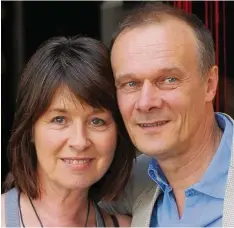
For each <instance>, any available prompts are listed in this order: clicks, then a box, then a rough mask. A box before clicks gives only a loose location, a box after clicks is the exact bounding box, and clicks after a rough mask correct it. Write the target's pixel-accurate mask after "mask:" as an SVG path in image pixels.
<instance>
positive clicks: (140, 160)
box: [133, 154, 152, 176]
mask: <svg viewBox="0 0 234 228" xmlns="http://www.w3.org/2000/svg"><path fill="white" fill-rule="evenodd" d="M151 160H152V157H150V156H148V155H145V154H141V155H139V156H138V157H136V160H135V162H134V165H133V175H144V176H148V167H149V164H150V161H151Z"/></svg>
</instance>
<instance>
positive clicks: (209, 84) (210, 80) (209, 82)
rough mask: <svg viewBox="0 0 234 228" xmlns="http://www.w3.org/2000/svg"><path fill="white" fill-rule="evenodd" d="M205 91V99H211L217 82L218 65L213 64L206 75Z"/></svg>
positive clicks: (214, 93)
mask: <svg viewBox="0 0 234 228" xmlns="http://www.w3.org/2000/svg"><path fill="white" fill-rule="evenodd" d="M205 81H206V93H205V100H206V101H213V99H214V97H215V95H216V91H217V88H218V82H219V69H218V66H213V67H212V68H211V69H210V70H209V72H208V73H207V75H206V79H205Z"/></svg>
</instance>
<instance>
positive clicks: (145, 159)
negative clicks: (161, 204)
mask: <svg viewBox="0 0 234 228" xmlns="http://www.w3.org/2000/svg"><path fill="white" fill-rule="evenodd" d="M151 159H152V157H149V156H147V155H145V154H142V155H140V156H138V157H137V158H136V161H135V163H134V166H133V171H132V176H131V182H132V185H133V186H132V187H133V189H134V192H135V195H136V196H137V195H139V194H140V192H142V191H144V190H146V189H147V188H151V187H155V186H156V183H154V181H153V180H152V179H151V178H150V177H149V175H148V167H149V164H150V161H151Z"/></svg>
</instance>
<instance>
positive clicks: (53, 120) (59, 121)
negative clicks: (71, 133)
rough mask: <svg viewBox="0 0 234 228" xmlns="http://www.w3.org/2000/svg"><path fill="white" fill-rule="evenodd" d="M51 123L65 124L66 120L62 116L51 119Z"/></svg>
mask: <svg viewBox="0 0 234 228" xmlns="http://www.w3.org/2000/svg"><path fill="white" fill-rule="evenodd" d="M52 123H55V124H60V125H62V124H65V123H66V118H65V117H64V116H56V117H54V118H53V119H52Z"/></svg>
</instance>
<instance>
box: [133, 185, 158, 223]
mask: <svg viewBox="0 0 234 228" xmlns="http://www.w3.org/2000/svg"><path fill="white" fill-rule="evenodd" d="M159 194H160V188H159V187H157V186H156V185H155V187H153V188H152V187H151V188H150V189H149V190H148V191H144V192H143V193H142V194H141V195H140V196H139V198H138V199H137V201H138V202H139V201H141V202H139V203H137V202H136V205H137V207H136V208H133V210H134V211H133V215H134V216H133V219H132V224H131V226H132V227H139V226H140V227H149V226H150V220H151V214H152V212H153V208H154V204H155V202H156V200H157V198H158V196H159Z"/></svg>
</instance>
